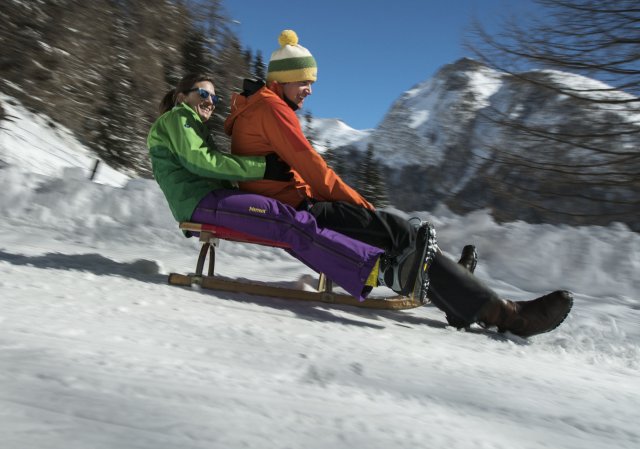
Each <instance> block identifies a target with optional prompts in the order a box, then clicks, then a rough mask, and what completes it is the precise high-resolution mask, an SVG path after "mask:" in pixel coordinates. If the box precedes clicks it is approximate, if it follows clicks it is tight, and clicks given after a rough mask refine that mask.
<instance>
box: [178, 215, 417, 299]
mask: <svg viewBox="0 0 640 449" xmlns="http://www.w3.org/2000/svg"><path fill="white" fill-rule="evenodd" d="M179 227H180V229H181V230H182V231H184V232H186V233H187V235H190V236H198V237H199V239H200V242H201V243H202V247H201V249H200V254H199V256H198V262H197V264H196V272H195V273H193V274H188V275H184V274H178V273H170V274H169V284H171V285H180V286H191V285H199V286H201V287H202V288H207V289H211V290H220V291H226V292H234V293H247V294H251V295H260V296H269V297H275V298H282V299H297V300H301V301H318V302H325V303H333V304H345V305H351V306H356V307H366V308H374V309H394V310H400V309H410V308H414V307H419V306H421V305H422V304H421V303H420V301H418V300H416V299H411V298H407V297H403V296H394V297H391V298H367V299H365V300H364V301H359V300H358V299H357V298H354V297H353V296H350V295H346V294H340V293H335V292H333V291H332V289H333V283H332V282H331V280H330V279H328V278H327V277H326V276H325V275H324V273H320V278H319V280H318V286H317V291H305V290H297V289H291V288H284V287H276V286H272V285H268V284H259V283H251V282H244V281H236V280H230V279H222V278H218V277H216V276H214V269H215V249H216V247H217V246H218V244H219V241H220V240H228V241H232V242H240V243H250V244H257V245H262V246H270V247H275V248H284V249H286V248H289V247H290V246H289V245H287V244H285V243H281V242H275V241H271V240H266V239H262V238H259V237H255V236H252V235H250V234H245V233H243V232H239V231H236V230H233V229H229V228H225V227H222V226H215V225H210V224H203V223H192V222H181V223H180V224H179ZM207 254H208V255H209V266H208V270H207V275H204V274H203V269H204V264H205V260H206V258H207Z"/></svg>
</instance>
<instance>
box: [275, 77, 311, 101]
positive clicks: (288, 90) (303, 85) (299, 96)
mask: <svg viewBox="0 0 640 449" xmlns="http://www.w3.org/2000/svg"><path fill="white" fill-rule="evenodd" d="M312 84H313V81H295V82H292V83H284V84H282V90H283V92H284V96H285V97H287V99H288V100H289V101H291V102H293V103H295V104H296V105H297V106H298V107H299V108H301V107H302V105H303V104H304V99H305V98H307V96H309V95H311V93H312V90H311V85H312Z"/></svg>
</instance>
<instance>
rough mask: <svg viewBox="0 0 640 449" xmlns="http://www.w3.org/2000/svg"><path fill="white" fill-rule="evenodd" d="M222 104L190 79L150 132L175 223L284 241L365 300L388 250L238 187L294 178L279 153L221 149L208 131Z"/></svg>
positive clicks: (203, 80) (170, 97) (210, 87)
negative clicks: (244, 183) (237, 184)
mask: <svg viewBox="0 0 640 449" xmlns="http://www.w3.org/2000/svg"><path fill="white" fill-rule="evenodd" d="M217 101H218V97H217V96H216V95H215V88H214V84H213V81H212V79H211V78H210V77H209V76H206V75H198V74H192V75H187V76H185V77H184V78H182V80H180V82H179V83H178V85H177V86H176V88H175V89H173V90H171V91H169V92H168V93H167V94H166V95H165V96H164V98H163V100H162V102H161V105H160V113H161V115H160V117H159V118H158V119H157V120H156V121H155V122H154V123H153V125H152V127H151V131H150V132H149V136H148V138H147V146H148V148H149V154H150V155H151V163H152V167H153V174H154V176H155V179H156V181H157V182H158V184H159V185H160V188H161V189H162V191H163V193H164V195H165V197H166V199H167V202H168V203H169V208H170V209H171V212H172V213H173V216H174V218H175V219H176V220H177V221H194V222H197V223H207V224H213V225H218V226H224V227H227V228H231V229H234V230H237V231H241V232H244V233H247V234H251V235H254V236H256V237H260V238H264V239H268V240H272V241H277V242H281V243H286V244H288V245H289V246H290V248H291V249H290V251H289V252H290V253H291V254H292V255H293V256H294V257H296V258H298V259H299V260H301V261H302V262H304V263H305V264H306V265H308V266H309V267H310V268H312V269H314V270H315V271H317V272H323V273H325V274H326V276H327V277H328V278H329V279H332V280H333V281H334V282H336V283H337V284H338V285H340V286H341V287H342V288H344V289H345V290H346V291H347V292H348V293H349V294H351V295H353V296H355V297H357V298H360V299H364V298H365V297H366V295H367V294H368V293H369V292H370V291H371V286H370V285H367V279H368V278H369V275H370V274H371V273H372V271H373V272H374V273H375V270H374V266H376V263H377V262H378V260H379V258H380V255H381V254H382V252H383V251H382V250H381V249H378V248H376V247H374V246H371V245H368V244H366V243H362V242H360V241H357V240H354V239H351V238H349V237H346V236H344V235H342V234H339V233H337V232H335V231H331V230H329V229H323V228H319V227H318V225H317V223H316V221H315V218H314V217H313V216H312V215H311V214H309V213H308V212H306V211H296V210H295V209H294V208H293V207H291V206H289V205H286V204H283V203H280V202H279V201H277V200H274V199H272V198H267V197H264V196H261V195H255V194H251V193H245V192H241V191H239V190H237V189H235V188H234V182H237V181H254V180H259V179H269V180H272V181H280V182H286V181H289V180H290V179H291V176H292V174H291V172H290V168H289V166H288V165H286V164H285V163H284V162H282V161H280V160H279V159H278V158H277V156H276V155H275V154H269V155H267V156H234V155H231V154H227V153H222V152H220V151H218V150H217V149H216V148H215V145H214V143H213V141H212V140H211V139H210V136H209V130H208V128H207V127H206V125H205V122H206V121H207V120H208V119H209V118H210V117H211V114H212V113H213V110H214V109H215V105H216V103H217ZM373 283H374V279H372V280H371V281H370V284H373Z"/></svg>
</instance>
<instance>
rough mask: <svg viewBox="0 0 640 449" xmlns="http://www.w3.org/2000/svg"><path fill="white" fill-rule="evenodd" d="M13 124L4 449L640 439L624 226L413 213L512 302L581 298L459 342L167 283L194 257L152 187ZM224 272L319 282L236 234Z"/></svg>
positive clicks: (637, 329) (3, 281) (375, 320)
mask: <svg viewBox="0 0 640 449" xmlns="http://www.w3.org/2000/svg"><path fill="white" fill-rule="evenodd" d="M5 109H6V105H5ZM13 112H14V115H15V117H14V121H13V122H11V123H9V122H2V123H0V127H1V128H3V129H2V130H0V136H1V139H0V192H1V193H0V216H1V217H2V218H0V292H1V293H0V441H1V443H0V447H2V448H3V449H27V448H28V449H35V448H46V449H58V448H59V449H89V448H91V449H102V448H105V449H106V448H109V449H113V448H118V449H129V448H136V449H137V448H144V449H159V448H167V449H169V448H171V449H175V448H181V449H186V448H302V447H304V448H307V449H312V448H381V449H382V448H384V449H387V448H412V449H415V448H427V447H428V448H448V449H449V448H450V449H453V448H469V449H479V448H483V449H488V448H491V449H497V448H509V449H513V448H519V449H520V448H576V449H577V448H579V449H585V448H590V449H591V448H607V449H609V448H637V447H639V446H640V429H639V428H638V425H637V423H638V421H639V420H640V408H639V407H640V406H639V404H640V377H639V374H640V373H639V370H640V298H639V297H638V291H639V287H640V279H639V276H638V273H639V272H640V236H639V235H638V234H634V233H632V232H629V231H628V230H627V229H626V228H625V227H624V226H620V225H618V226H611V227H608V228H601V227H583V228H572V227H564V226H549V225H541V226H532V225H528V224H525V223H512V224H506V225H498V224H496V223H494V222H493V221H492V220H491V219H490V218H489V216H488V215H487V214H486V213H485V212H476V213H473V214H470V215H468V216H464V217H460V216H455V215H453V214H451V213H449V212H447V211H444V210H441V211H435V212H434V213H433V214H428V213H426V212H421V213H418V214H417V215H420V216H423V217H427V216H430V217H431V218H432V219H433V221H434V222H435V223H436V225H437V229H438V237H439V242H440V245H441V247H442V248H443V249H445V250H447V251H449V252H450V253H451V254H452V255H453V256H457V254H458V252H459V251H460V249H461V248H462V246H463V245H464V244H465V243H470V242H473V243H475V244H476V245H477V247H478V251H479V254H480V262H479V267H478V270H477V273H478V275H479V276H480V277H482V278H483V279H485V280H486V281H487V282H488V283H489V284H490V285H491V286H492V287H493V288H495V289H496V290H497V291H499V292H500V293H502V294H504V295H505V296H507V297H510V298H513V299H527V298H532V297H535V296H538V295H540V294H542V293H545V292H548V291H550V290H552V289H557V288H568V289H571V290H573V291H574V292H575V295H576V301H575V306H574V310H573V311H572V313H571V314H570V316H569V317H568V318H567V321H566V322H565V323H564V324H563V325H562V326H561V327H559V328H558V329H557V330H556V331H554V332H551V333H548V334H544V335H540V336H536V337H533V338H531V339H528V340H524V339H520V338H518V337H515V336H512V335H499V334H496V333H493V332H490V331H485V330H483V329H481V328H472V329H471V330H470V331H469V332H458V331H456V330H454V329H452V328H450V327H447V326H446V322H445V321H444V317H443V315H442V313H440V312H439V311H438V310H437V309H435V308H433V307H430V306H427V307H423V308H420V309H414V310H410V311H399V312H392V311H382V312H381V311H370V310H361V309H355V308H349V307H340V306H329V305H324V304H310V303H297V302H293V301H287V300H278V299H269V298H263V297H252V296H248V295H242V294H230V293H216V292H211V291H205V290H198V289H196V288H194V289H188V288H179V287H173V286H169V285H167V284H166V275H167V273H169V272H171V271H176V272H188V271H192V270H193V268H194V267H195V259H196V254H197V249H198V244H197V242H195V241H193V239H185V238H183V237H182V235H181V234H180V233H179V232H178V231H177V228H176V224H175V223H174V221H173V219H172V218H171V216H170V213H169V211H168V208H167V207H166V205H165V203H164V198H163V197H162V194H161V192H160V191H159V189H157V188H156V186H155V184H154V183H153V182H152V181H145V180H139V179H133V180H130V181H128V182H125V181H126V180H124V178H122V177H121V176H119V175H116V174H115V173H114V174H113V178H112V177H110V176H109V175H108V173H110V172H109V171H108V170H107V169H106V168H105V172H104V175H103V178H102V179H101V183H95V182H89V181H88V180H87V179H86V178H87V171H88V168H89V167H90V166H91V161H90V159H83V158H84V157H86V153H84V152H82V151H80V152H78V150H77V146H78V145H79V144H78V143H77V142H73V141H72V140H71V137H70V136H69V135H68V134H66V133H64V132H62V131H60V130H56V128H51V127H42V128H39V129H37V130H34V129H30V130H28V131H26V130H27V129H28V128H26V124H27V123H30V124H33V122H36V121H37V120H39V118H38V117H36V116H32V115H30V114H28V113H26V112H24V111H22V112H19V110H18V109H14V110H13ZM16 114H17V115H16ZM16 124H20V125H21V126H20V127H18V126H17V125H16ZM21 130H22V131H21ZM34 135H37V136H39V139H40V142H41V143H40V144H39V147H40V150H41V151H44V152H45V153H46V152H50V151H51V149H52V148H57V149H59V150H60V151H61V153H60V154H62V153H64V157H60V158H58V161H64V162H59V163H58V164H54V163H52V162H47V166H48V168H47V169H46V170H38V169H37V167H38V164H37V161H38V160H39V159H40V158H42V160H46V161H51V159H49V158H47V157H46V156H45V155H43V154H41V152H40V151H37V150H36V149H35V145H29V144H28V143H25V142H29V139H31V138H33V136H34ZM64 149H68V151H66V152H65V151H64ZM56 151H58V150H56ZM27 152H29V162H28V163H26V162H24V158H23V159H22V161H23V162H20V158H19V155H20V154H26V153H27ZM76 153H79V154H80V156H78V157H77V158H76V157H75V155H76ZM217 265H218V271H219V273H220V274H222V275H224V276H229V277H245V278H251V279H255V280H260V281H270V282H274V283H279V284H288V285H290V286H300V287H302V284H308V283H309V282H310V278H311V277H312V276H314V274H313V273H312V272H311V271H310V270H308V269H307V268H305V267H304V266H302V265H301V264H300V263H298V262H297V261H295V260H294V259H292V258H291V257H289V256H287V255H286V254H285V253H284V252H282V251H278V250H275V249H269V248H260V247H255V246H248V245H242V244H233V243H228V242H226V243H223V246H222V251H221V252H220V254H219V260H218V263H217Z"/></svg>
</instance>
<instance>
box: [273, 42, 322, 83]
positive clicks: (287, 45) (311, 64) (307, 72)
mask: <svg viewBox="0 0 640 449" xmlns="http://www.w3.org/2000/svg"><path fill="white" fill-rule="evenodd" d="M278 43H279V44H280V48H279V49H278V50H276V51H274V52H273V53H271V60H270V61H269V68H268V69H267V83H270V82H272V81H278V82H279V83H291V82H294V81H315V80H316V79H317V78H318V65H317V64H316V60H315V59H314V58H313V56H311V53H310V52H309V50H307V49H306V48H304V47H303V46H302V45H298V35H297V34H296V33H295V31H293V30H284V31H283V32H282V33H280V37H278Z"/></svg>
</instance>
